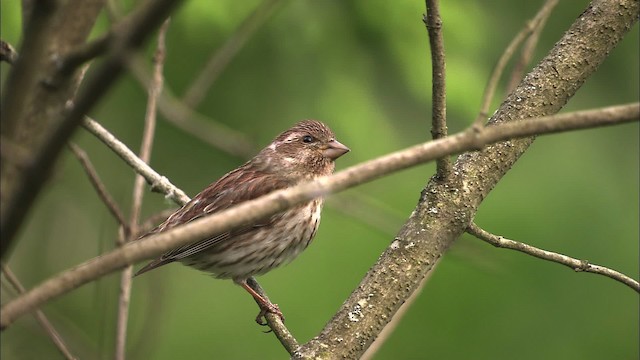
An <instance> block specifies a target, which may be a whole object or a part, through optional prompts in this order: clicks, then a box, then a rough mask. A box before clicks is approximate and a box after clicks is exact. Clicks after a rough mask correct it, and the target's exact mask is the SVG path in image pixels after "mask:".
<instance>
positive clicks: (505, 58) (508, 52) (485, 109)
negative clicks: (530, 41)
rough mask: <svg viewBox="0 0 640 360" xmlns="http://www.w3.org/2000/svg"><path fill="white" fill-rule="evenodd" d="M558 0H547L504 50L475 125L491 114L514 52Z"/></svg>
mask: <svg viewBox="0 0 640 360" xmlns="http://www.w3.org/2000/svg"><path fill="white" fill-rule="evenodd" d="M557 2H558V0H547V2H545V3H544V4H543V5H542V8H540V10H538V13H537V14H536V15H535V16H534V17H533V19H531V21H529V22H527V25H526V26H525V27H524V28H523V29H522V30H520V31H519V32H518V34H516V36H515V37H514V38H513V40H511V43H509V45H508V46H507V48H506V49H505V50H504V52H503V53H502V55H501V56H500V59H498V62H497V63H496V66H495V67H494V68H493V72H492V73H491V76H490V77H489V81H488V82H487V86H486V87H485V89H484V94H483V96H482V104H481V105H480V111H479V112H478V116H477V117H476V119H475V120H474V122H473V123H474V126H482V125H483V124H484V122H485V120H486V119H487V117H488V116H489V107H490V106H491V101H492V100H493V96H494V94H495V92H496V88H497V86H498V81H499V80H500V77H501V76H502V73H503V72H504V68H505V67H506V66H507V63H508V62H509V60H510V59H511V58H512V57H513V54H514V53H515V52H516V50H517V48H518V46H520V44H521V43H522V42H523V41H524V40H525V39H526V38H527V36H529V34H531V33H532V32H533V31H534V30H535V29H536V28H537V27H538V25H539V24H541V23H542V24H544V21H543V20H542V19H546V18H547V17H548V16H549V15H550V14H551V10H552V9H553V7H554V6H555V4H556V3H557Z"/></svg>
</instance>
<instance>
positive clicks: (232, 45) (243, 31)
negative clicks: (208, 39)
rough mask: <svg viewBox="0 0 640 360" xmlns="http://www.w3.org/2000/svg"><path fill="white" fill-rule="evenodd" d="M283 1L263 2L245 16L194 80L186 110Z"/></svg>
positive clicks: (197, 99) (188, 91)
mask: <svg viewBox="0 0 640 360" xmlns="http://www.w3.org/2000/svg"><path fill="white" fill-rule="evenodd" d="M282 3H283V0H263V1H262V2H261V3H260V5H258V7H256V9H255V10H254V11H253V12H252V13H251V14H250V15H249V16H247V17H246V18H245V19H244V20H243V21H242V23H241V24H240V26H238V29H236V31H235V32H234V33H233V34H232V35H231V36H230V37H229V38H228V39H227V42H226V43H225V44H224V45H223V46H222V47H221V48H220V49H217V50H216V51H215V53H214V54H213V56H211V58H210V59H209V61H208V62H207V64H206V65H205V67H204V69H203V70H202V71H201V72H200V73H199V74H198V75H197V76H196V77H195V78H194V81H193V83H192V84H191V86H190V87H189V89H188V90H187V92H186V94H185V96H184V98H183V101H184V103H185V105H187V107H188V108H192V109H195V108H197V107H198V105H199V104H200V102H201V101H202V99H203V98H204V96H205V94H206V93H207V90H208V89H209V88H210V87H211V85H212V84H213V83H214V82H215V81H216V79H218V76H219V75H220V74H221V73H222V71H223V70H224V68H225V67H226V66H227V65H228V64H229V62H230V61H231V60H232V59H233V58H234V57H235V56H236V54H237V53H238V52H239V51H240V49H242V47H243V46H244V44H245V43H246V42H247V40H249V39H250V38H251V36H253V34H254V33H255V32H256V31H257V30H258V29H259V28H260V27H261V26H262V25H263V24H264V23H265V22H266V21H267V20H268V19H269V17H271V15H272V14H273V13H274V11H275V10H276V9H277V7H278V5H280V4H282Z"/></svg>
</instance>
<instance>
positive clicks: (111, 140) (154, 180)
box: [83, 117, 189, 205]
mask: <svg viewBox="0 0 640 360" xmlns="http://www.w3.org/2000/svg"><path fill="white" fill-rule="evenodd" d="M83 127H84V128H85V129H86V130H88V131H89V132H90V133H92V134H93V135H95V136H96V137H97V138H98V139H100V140H101V141H102V142H103V143H104V144H105V145H107V146H108V147H109V148H110V149H112V150H113V151H114V152H115V153H116V154H117V155H118V156H120V158H122V160H124V161H125V162H126V163H127V164H129V166H131V167H132V168H133V169H134V170H135V172H136V173H138V174H140V175H142V176H143V177H144V178H145V180H147V183H149V184H150V185H151V189H152V190H153V191H156V192H160V193H163V194H165V196H166V197H167V198H169V199H171V200H173V201H174V202H176V203H177V204H178V205H184V204H186V203H187V202H189V197H188V196H187V195H186V194H185V193H184V191H182V190H180V189H179V188H177V187H176V186H175V185H173V184H172V183H171V182H170V181H169V179H167V178H166V177H164V176H161V175H160V174H158V173H157V172H155V171H154V170H153V169H152V168H151V167H150V166H149V165H147V164H146V163H145V162H144V161H142V160H140V159H139V158H138V157H137V156H136V154H135V153H133V151H131V150H129V148H128V147H127V146H126V145H125V144H123V143H122V142H121V141H120V140H118V139H117V138H116V137H115V136H113V135H112V134H111V133H110V132H109V131H107V130H106V129H105V128H103V127H102V126H101V125H100V124H99V123H98V122H97V121H95V120H93V119H91V118H89V117H85V120H84V123H83Z"/></svg>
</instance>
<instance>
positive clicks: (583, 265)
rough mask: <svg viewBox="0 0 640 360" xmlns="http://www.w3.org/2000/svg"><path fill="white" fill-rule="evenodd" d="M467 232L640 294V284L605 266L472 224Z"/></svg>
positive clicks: (489, 241) (497, 245) (494, 243)
mask: <svg viewBox="0 0 640 360" xmlns="http://www.w3.org/2000/svg"><path fill="white" fill-rule="evenodd" d="M467 232H468V233H469V234H471V235H473V236H475V237H477V238H478V239H480V240H483V241H486V242H488V243H489V244H491V245H493V246H495V247H499V248H505V249H511V250H516V251H520V252H522V253H525V254H527V255H531V256H535V257H537V258H538V259H543V260H548V261H553V262H556V263H558V264H562V265H565V266H568V267H570V268H572V269H573V270H575V271H577V272H581V271H584V272H590V273H593V274H600V275H604V276H607V277H610V278H611V279H613V280H616V281H620V282H621V283H623V284H625V285H627V286H628V287H630V288H632V289H633V290H635V291H636V292H640V284H639V283H638V282H637V281H635V280H633V279H632V278H630V277H629V276H627V275H625V274H623V273H621V272H619V271H615V270H613V269H609V268H607V267H604V266H600V265H595V264H591V263H590V262H589V261H588V260H579V259H574V258H572V257H569V256H566V255H562V254H559V253H556V252H552V251H547V250H543V249H540V248H537V247H535V246H531V245H528V244H525V243H521V242H518V241H514V240H510V239H505V238H503V237H502V236H498V235H494V234H492V233H490V232H488V231H486V230H483V229H482V228H480V227H479V226H478V225H476V224H475V223H471V224H470V225H469V228H468V229H467Z"/></svg>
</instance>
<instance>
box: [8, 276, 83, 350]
mask: <svg viewBox="0 0 640 360" xmlns="http://www.w3.org/2000/svg"><path fill="white" fill-rule="evenodd" d="M1 267H2V273H3V274H4V276H5V278H6V279H7V281H8V282H9V284H11V286H12V287H13V288H14V289H15V290H16V292H17V293H18V294H23V293H24V292H25V291H26V290H25V289H24V286H22V284H21V283H20V280H18V278H17V277H16V276H15V274H14V273H13V271H11V269H10V268H9V266H7V265H5V264H2V266H1ZM34 316H35V317H36V320H37V321H38V323H40V326H42V328H43V329H44V331H45V332H46V333H47V335H48V336H49V338H51V341H53V344H54V345H55V346H56V347H57V348H58V350H59V351H60V353H61V354H62V356H64V357H65V359H67V360H74V359H76V357H75V356H73V354H72V353H71V351H70V350H69V347H68V346H67V344H66V343H65V341H64V339H63V338H62V336H60V333H59V332H58V330H56V328H55V327H53V324H51V321H49V319H48V318H47V316H46V315H45V314H44V312H42V310H36V311H35V314H34Z"/></svg>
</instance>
